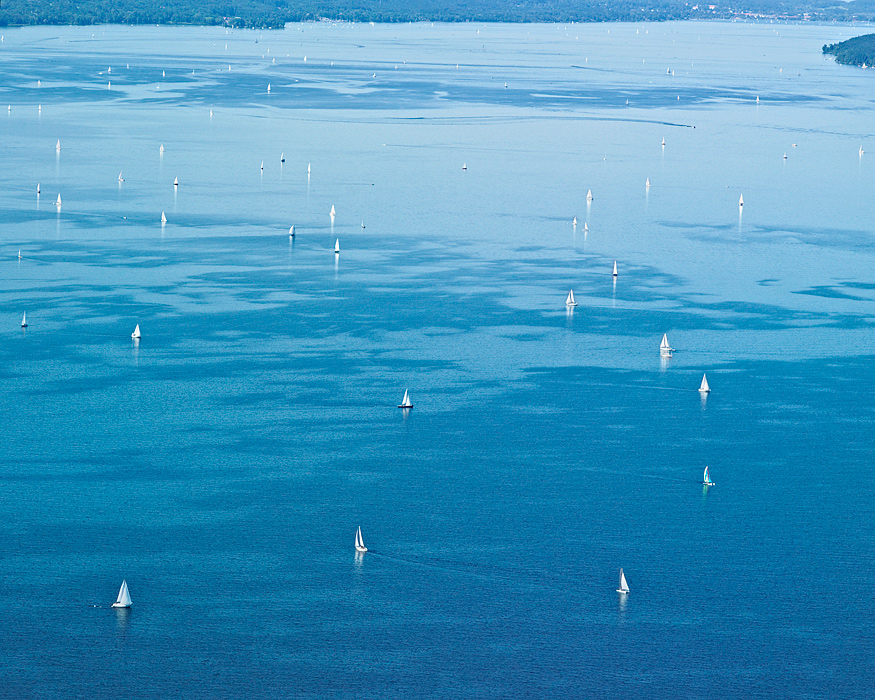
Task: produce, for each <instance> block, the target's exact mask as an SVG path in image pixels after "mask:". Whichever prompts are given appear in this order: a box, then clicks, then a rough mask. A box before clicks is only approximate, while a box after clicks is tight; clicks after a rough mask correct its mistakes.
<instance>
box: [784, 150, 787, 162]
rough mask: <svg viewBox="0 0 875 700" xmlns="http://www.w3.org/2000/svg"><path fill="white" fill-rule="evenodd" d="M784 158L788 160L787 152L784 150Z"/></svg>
mask: <svg viewBox="0 0 875 700" xmlns="http://www.w3.org/2000/svg"><path fill="white" fill-rule="evenodd" d="M784 160H787V152H786V151H784Z"/></svg>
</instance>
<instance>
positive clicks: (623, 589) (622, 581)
mask: <svg viewBox="0 0 875 700" xmlns="http://www.w3.org/2000/svg"><path fill="white" fill-rule="evenodd" d="M628 592H629V584H628V583H626V574H624V573H623V570H622V569H620V587H619V588H618V589H617V593H628Z"/></svg>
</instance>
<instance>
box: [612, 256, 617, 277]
mask: <svg viewBox="0 0 875 700" xmlns="http://www.w3.org/2000/svg"><path fill="white" fill-rule="evenodd" d="M613 276H614V277H616V276H617V261H616V260H614V272H613Z"/></svg>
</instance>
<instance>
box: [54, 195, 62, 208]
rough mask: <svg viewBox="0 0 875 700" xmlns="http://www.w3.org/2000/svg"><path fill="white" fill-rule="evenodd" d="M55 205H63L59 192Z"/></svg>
mask: <svg viewBox="0 0 875 700" xmlns="http://www.w3.org/2000/svg"><path fill="white" fill-rule="evenodd" d="M55 206H56V207H59V206H61V195H60V193H59V194H58V199H57V200H56V201H55Z"/></svg>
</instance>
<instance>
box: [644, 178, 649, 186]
mask: <svg viewBox="0 0 875 700" xmlns="http://www.w3.org/2000/svg"><path fill="white" fill-rule="evenodd" d="M644 186H645V187H650V178H649V177H648V178H647V180H646V181H645V183H644Z"/></svg>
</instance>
